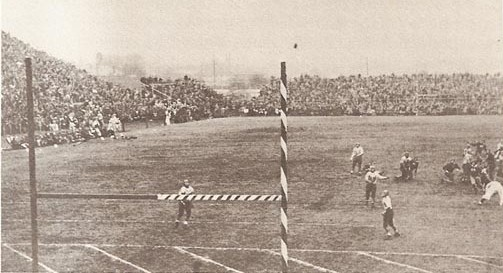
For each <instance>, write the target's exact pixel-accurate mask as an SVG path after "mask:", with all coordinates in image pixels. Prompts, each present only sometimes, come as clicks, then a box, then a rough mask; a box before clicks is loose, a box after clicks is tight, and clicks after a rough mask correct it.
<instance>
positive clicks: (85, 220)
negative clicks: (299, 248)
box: [2, 219, 376, 228]
mask: <svg viewBox="0 0 503 273" xmlns="http://www.w3.org/2000/svg"><path fill="white" fill-rule="evenodd" d="M2 221H4V222H29V221H30V220H29V219H2ZM38 221H39V222H47V223H58V222H61V223H79V222H83V223H93V222H96V223H138V224H143V223H158V224H166V223H170V222H172V221H164V220H152V221H149V220H146V221H141V220H100V219H96V220H94V219H45V220H44V219H40V220H38ZM191 223H193V224H236V225H264V224H266V225H277V224H278V223H277V222H251V221H234V222H222V221H191ZM289 225H298V226H338V227H368V228H375V227H376V226H375V225H349V224H348V225H341V224H332V223H319V222H298V223H289Z"/></svg>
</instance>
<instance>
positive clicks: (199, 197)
mask: <svg viewBox="0 0 503 273" xmlns="http://www.w3.org/2000/svg"><path fill="white" fill-rule="evenodd" d="M26 65H27V69H26V70H27V82H28V88H27V91H28V92H27V93H28V99H29V102H28V106H29V107H28V108H30V103H31V111H33V102H32V101H30V98H31V99H32V96H33V95H32V94H33V93H32V88H31V59H29V58H27V60H26ZM280 101H281V110H280V116H281V138H280V146H281V166H280V183H281V194H280V195H274V194H189V195H182V194H79V193H42V192H41V193H38V192H37V188H36V180H35V149H34V147H35V145H34V143H32V142H30V147H29V151H30V153H29V154H30V163H29V164H30V185H31V198H30V199H31V204H32V206H31V228H32V233H31V236H32V257H33V258H32V272H38V227H37V218H38V217H37V212H38V211H37V206H36V204H37V199H38V198H45V199H118V200H119V199H122V200H124V199H127V200H165V201H245V202H247V201H263V202H270V201H279V202H281V208H280V221H281V272H283V273H287V272H288V244H287V235H288V218H287V204H288V183H287V128H288V125H287V120H286V113H287V81H286V64H285V62H282V63H281V81H280ZM28 113H29V114H30V111H28ZM28 119H29V121H28V122H31V123H30V124H32V123H33V124H34V122H33V112H31V116H30V115H29V116H28ZM33 124H32V125H33ZM30 128H31V130H29V140H30V141H34V126H30Z"/></svg>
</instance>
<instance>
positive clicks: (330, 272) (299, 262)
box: [261, 249, 339, 273]
mask: <svg viewBox="0 0 503 273" xmlns="http://www.w3.org/2000/svg"><path fill="white" fill-rule="evenodd" d="M261 251H263V252H267V253H270V254H273V255H277V256H281V254H280V253H278V252H275V251H272V250H269V249H263V250H261ZM288 260H290V261H293V262H296V263H298V264H301V265H303V266H307V267H311V268H313V269H316V270H318V271H321V272H328V273H339V272H337V271H334V270H330V269H328V268H324V267H321V266H317V265H314V264H312V263H308V262H305V261H302V260H299V259H296V258H293V257H291V256H290V257H288Z"/></svg>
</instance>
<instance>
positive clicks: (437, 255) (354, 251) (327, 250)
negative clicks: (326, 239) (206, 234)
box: [9, 243, 503, 260]
mask: <svg viewBox="0 0 503 273" xmlns="http://www.w3.org/2000/svg"><path fill="white" fill-rule="evenodd" d="M9 245H11V246H24V245H31V243H9ZM39 245H41V246H59V247H61V246H84V247H85V246H87V245H94V246H100V247H151V248H172V247H180V248H183V249H187V248H193V249H209V250H238V251H239V250H255V251H263V250H273V251H276V250H278V249H272V248H257V247H213V246H173V245H144V244H96V243H63V244H61V243H39ZM288 250H289V251H299V252H322V253H350V254H351V253H352V254H358V253H359V252H366V253H370V254H376V255H410V256H427V257H458V256H463V257H472V258H492V259H501V260H503V256H484V255H472V254H443V253H421V252H382V251H368V250H330V249H296V248H289V249H288Z"/></svg>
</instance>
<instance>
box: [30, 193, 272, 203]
mask: <svg viewBox="0 0 503 273" xmlns="http://www.w3.org/2000/svg"><path fill="white" fill-rule="evenodd" d="M38 198H53V199H136V200H138V199H144V200H167V201H281V195H273V194H265V195H264V194H262V195H260V194H189V195H183V194H76V193H39V194H38Z"/></svg>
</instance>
